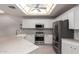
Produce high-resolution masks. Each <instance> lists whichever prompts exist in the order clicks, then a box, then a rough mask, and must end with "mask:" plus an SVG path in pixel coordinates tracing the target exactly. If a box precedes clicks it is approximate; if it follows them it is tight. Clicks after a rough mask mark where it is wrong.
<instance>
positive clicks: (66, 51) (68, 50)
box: [61, 42, 72, 54]
mask: <svg viewBox="0 0 79 59" xmlns="http://www.w3.org/2000/svg"><path fill="white" fill-rule="evenodd" d="M61 51H62V54H70V53H72V51H71V45H69V44H67V43H64V42H63V43H62V50H61Z"/></svg>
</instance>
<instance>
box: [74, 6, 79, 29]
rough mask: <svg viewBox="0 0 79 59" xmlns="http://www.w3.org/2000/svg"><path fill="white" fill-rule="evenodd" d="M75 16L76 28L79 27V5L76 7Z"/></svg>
mask: <svg viewBox="0 0 79 59" xmlns="http://www.w3.org/2000/svg"><path fill="white" fill-rule="evenodd" d="M74 16H75V21H74V22H75V23H74V25H75V29H79V5H78V6H76V7H75V14H74Z"/></svg>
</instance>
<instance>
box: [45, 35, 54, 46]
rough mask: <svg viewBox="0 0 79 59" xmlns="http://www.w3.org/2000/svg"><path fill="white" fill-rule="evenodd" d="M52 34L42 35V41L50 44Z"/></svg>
mask: <svg viewBox="0 0 79 59" xmlns="http://www.w3.org/2000/svg"><path fill="white" fill-rule="evenodd" d="M52 37H53V36H52V34H45V36H44V42H45V44H52Z"/></svg>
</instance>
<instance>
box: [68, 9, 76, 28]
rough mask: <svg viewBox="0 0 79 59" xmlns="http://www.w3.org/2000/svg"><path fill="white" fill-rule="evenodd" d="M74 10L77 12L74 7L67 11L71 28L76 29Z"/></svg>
mask: <svg viewBox="0 0 79 59" xmlns="http://www.w3.org/2000/svg"><path fill="white" fill-rule="evenodd" d="M74 12H75V10H74V8H72V9H70V10H69V11H67V15H68V20H69V29H74V28H75V26H74V23H75V22H74V20H75V19H74V17H75V15H74Z"/></svg>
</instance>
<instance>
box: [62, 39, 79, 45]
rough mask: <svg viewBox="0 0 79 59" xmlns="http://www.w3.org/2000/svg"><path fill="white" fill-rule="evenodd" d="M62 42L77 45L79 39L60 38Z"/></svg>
mask: <svg viewBox="0 0 79 59" xmlns="http://www.w3.org/2000/svg"><path fill="white" fill-rule="evenodd" d="M62 42H66V43H69V44H77V45H79V40H75V39H69V38H62Z"/></svg>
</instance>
